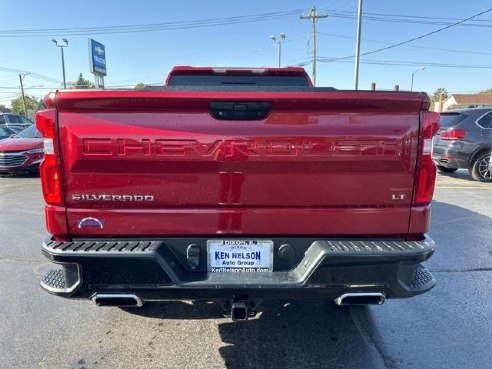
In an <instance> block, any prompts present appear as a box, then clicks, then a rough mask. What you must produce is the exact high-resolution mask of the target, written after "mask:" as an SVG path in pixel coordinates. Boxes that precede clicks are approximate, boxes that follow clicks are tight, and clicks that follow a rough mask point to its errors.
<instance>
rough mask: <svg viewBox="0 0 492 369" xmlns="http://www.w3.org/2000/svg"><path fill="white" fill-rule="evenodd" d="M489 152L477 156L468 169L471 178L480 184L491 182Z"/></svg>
mask: <svg viewBox="0 0 492 369" xmlns="http://www.w3.org/2000/svg"><path fill="white" fill-rule="evenodd" d="M489 161H490V152H489V151H487V152H484V153H481V154H478V155H477V157H476V158H475V161H474V162H473V165H472V166H471V167H470V175H471V177H472V178H473V179H474V180H476V181H480V182H492V174H491V173H490V171H489Z"/></svg>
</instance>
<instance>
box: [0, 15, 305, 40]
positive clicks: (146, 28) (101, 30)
mask: <svg viewBox="0 0 492 369" xmlns="http://www.w3.org/2000/svg"><path fill="white" fill-rule="evenodd" d="M301 11H302V9H296V10H288V11H281V12H270V13H262V14H252V15H241V16H234V17H226V18H209V19H201V20H194V21H178V22H162V23H150V24H135V25H115V26H104V27H79V28H42V29H18V30H15V29H13V30H12V29H10V30H0V37H40V36H55V35H63V36H70V35H71V36H82V35H96V34H115V33H130V32H132V33H136V32H154V31H165V30H180V29H191V28H203V27H216V26H226V25H233V24H243V23H254V22H264V21H270V20H275V19H281V18H285V17H289V16H293V15H297V14H299V13H300V12H301Z"/></svg>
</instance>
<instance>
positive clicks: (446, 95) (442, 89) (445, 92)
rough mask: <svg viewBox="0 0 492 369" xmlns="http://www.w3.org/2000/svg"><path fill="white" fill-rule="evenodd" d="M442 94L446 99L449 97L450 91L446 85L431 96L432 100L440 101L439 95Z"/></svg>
mask: <svg viewBox="0 0 492 369" xmlns="http://www.w3.org/2000/svg"><path fill="white" fill-rule="evenodd" d="M441 94H442V99H443V100H446V99H447V98H448V97H449V94H448V91H447V90H446V89H445V88H444V87H439V88H438V89H437V90H436V92H434V94H433V95H432V96H431V100H432V102H438V101H439V95H441Z"/></svg>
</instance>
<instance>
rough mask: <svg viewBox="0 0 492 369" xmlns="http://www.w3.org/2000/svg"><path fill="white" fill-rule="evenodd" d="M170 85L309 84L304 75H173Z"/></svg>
mask: <svg viewBox="0 0 492 369" xmlns="http://www.w3.org/2000/svg"><path fill="white" fill-rule="evenodd" d="M168 85H169V86H230V85H246V86H309V83H308V80H307V78H306V77H302V76H258V75H251V76H249V75H248V76H231V75H173V76H171V78H170V79H169V82H168Z"/></svg>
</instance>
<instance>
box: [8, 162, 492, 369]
mask: <svg viewBox="0 0 492 369" xmlns="http://www.w3.org/2000/svg"><path fill="white" fill-rule="evenodd" d="M434 198H435V201H434V204H433V219H432V230H431V232H430V234H431V237H432V238H433V239H434V240H435V241H436V243H437V244H438V250H437V251H436V254H435V255H434V256H433V258H432V259H431V260H430V261H429V262H428V263H427V266H428V267H429V269H430V270H431V271H433V273H434V274H435V276H436V278H437V280H438V285H437V286H436V287H435V288H434V289H433V290H432V291H431V292H429V293H427V294H425V295H422V296H418V297H416V298H413V299H409V300H390V301H388V302H387V303H386V304H384V305H382V306H377V307H355V308H354V307H351V308H347V307H344V308H336V307H334V306H333V305H331V304H329V303H328V302H326V301H304V302H292V303H290V304H284V303H281V302H276V301H272V302H269V303H267V304H266V305H265V306H264V312H263V313H262V314H260V315H259V316H257V317H256V318H255V319H253V320H250V321H248V322H241V323H232V322H231V321H230V320H228V319H226V318H223V317H221V315H220V309H219V307H218V306H216V305H215V304H213V303H205V302H204V303H190V302H181V303H167V304H156V305H150V306H147V307H144V308H142V309H140V310H135V311H134V313H128V312H125V311H123V310H121V309H117V308H97V307H96V306H94V305H93V304H92V303H90V302H89V301H87V302H85V301H79V302H77V301H69V300H64V299H62V298H58V297H54V296H51V295H49V294H47V293H45V292H43V291H42V290H41V288H40V287H39V280H40V278H41V276H42V274H43V273H44V272H45V271H46V270H47V269H48V268H49V264H48V263H47V262H46V261H45V259H44V258H43V256H42V255H41V253H40V242H41V241H42V240H43V239H44V237H45V236H46V234H45V231H44V217H43V200H42V195H41V191H40V185H39V178H36V177H15V178H12V177H1V178H0V317H1V322H0V368H50V369H51V368H74V369H83V368H85V369H89V368H224V367H225V368H432V369H437V368H447V369H450V368H480V369H483V368H490V367H491V366H492V350H491V348H490V345H491V342H492V303H491V301H492V288H491V287H492V184H485V183H478V182H475V181H472V180H470V179H469V177H468V175H467V172H466V171H461V170H460V171H458V172H456V173H453V174H451V175H439V177H438V184H437V188H436V194H435V197H434Z"/></svg>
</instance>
